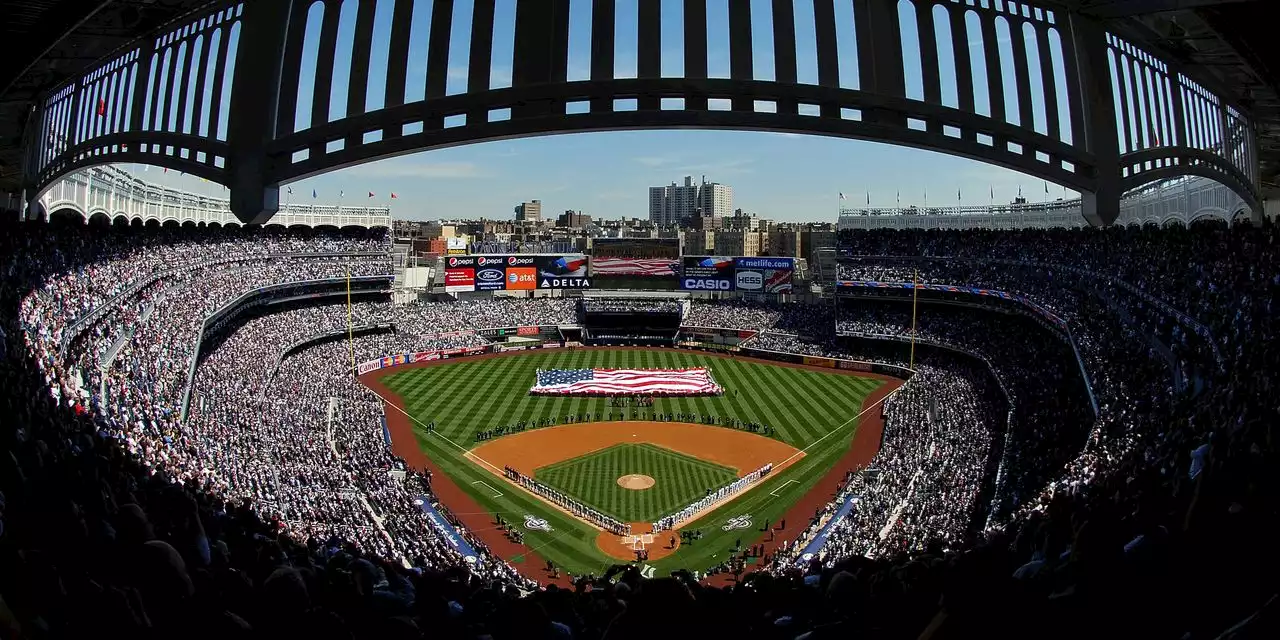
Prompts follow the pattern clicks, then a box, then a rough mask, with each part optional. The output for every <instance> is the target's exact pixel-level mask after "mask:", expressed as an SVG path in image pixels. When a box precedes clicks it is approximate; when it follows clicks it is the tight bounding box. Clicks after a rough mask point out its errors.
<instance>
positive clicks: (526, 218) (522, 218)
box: [516, 200, 542, 222]
mask: <svg viewBox="0 0 1280 640" xmlns="http://www.w3.org/2000/svg"><path fill="white" fill-rule="evenodd" d="M516 220H517V221H519V222H542V201H541V200H534V201H532V202H521V203H520V204H518V205H516Z"/></svg>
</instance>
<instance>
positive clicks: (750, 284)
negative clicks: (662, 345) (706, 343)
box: [476, 271, 764, 291]
mask: <svg viewBox="0 0 1280 640" xmlns="http://www.w3.org/2000/svg"><path fill="white" fill-rule="evenodd" d="M476 277H477V278H478V277H480V276H479V275H477V276H476ZM737 280H738V288H739V289H749V290H753V291H754V290H756V289H762V288H764V276H763V275H761V274H760V272H759V271H739V272H738V277H737Z"/></svg>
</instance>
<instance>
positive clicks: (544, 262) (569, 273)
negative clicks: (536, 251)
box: [530, 255, 591, 289]
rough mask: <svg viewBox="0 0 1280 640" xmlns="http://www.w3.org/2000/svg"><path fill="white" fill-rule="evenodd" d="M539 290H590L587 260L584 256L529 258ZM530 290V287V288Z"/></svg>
mask: <svg viewBox="0 0 1280 640" xmlns="http://www.w3.org/2000/svg"><path fill="white" fill-rule="evenodd" d="M531 258H532V260H533V263H532V266H533V267H534V268H535V269H536V270H537V273H538V283H537V284H538V288H539V289H590V288H591V279H590V278H589V277H588V276H587V267H588V266H589V265H588V260H587V257H586V256H584V255H572V256H531ZM530 288H532V287H530Z"/></svg>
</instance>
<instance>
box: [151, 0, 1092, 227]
mask: <svg viewBox="0 0 1280 640" xmlns="http://www.w3.org/2000/svg"><path fill="white" fill-rule="evenodd" d="M729 1H730V0H708V24H709V27H708V48H709V51H708V59H709V69H708V71H709V75H711V76H712V77H726V78H727V77H728V75H729V63H728V26H727V25H728V8H727V7H728V2H729ZM733 1H738V0H733ZM742 1H750V2H751V4H752V14H753V20H752V23H753V26H752V28H753V34H752V36H753V37H752V46H753V58H754V64H753V68H754V76H755V77H756V78H757V79H761V80H771V79H773V78H774V75H773V55H772V47H773V43H772V31H771V28H770V26H769V25H770V24H771V22H770V21H771V14H772V6H771V5H772V2H771V0H742ZM981 1H983V2H985V1H986V0H981ZM992 1H993V2H999V1H1000V0H992ZM515 3H516V0H497V13H496V20H495V25H494V51H493V63H492V68H491V79H490V87H491V88H500V87H506V86H510V82H511V60H512V48H511V41H512V35H513V34H514V29H515V15H514V7H515ZM431 4H432V3H431V2H430V0H418V2H417V3H415V11H414V17H413V23H412V31H411V33H412V35H411V40H410V53H409V56H410V61H411V63H410V65H409V69H408V82H407V88H406V92H405V100H406V101H408V102H413V101H417V100H421V99H422V94H423V82H424V77H425V62H426V47H427V39H428V38H427V34H428V33H429V29H430V18H431ZM617 4H618V6H617V15H618V16H619V20H618V29H617V32H616V34H615V39H616V52H615V59H616V65H615V74H616V76H617V77H634V76H635V74H636V55H635V49H636V23H635V16H636V0H618V3H617ZM391 5H392V3H391V2H389V1H387V0H380V1H379V2H378V3H377V9H376V12H375V35H374V46H373V50H372V52H371V54H372V55H371V60H370V69H371V73H370V79H369V88H368V92H367V94H366V108H368V109H370V110H373V109H377V108H380V107H381V106H382V104H383V95H384V92H385V73H384V72H383V71H382V70H383V69H385V67H386V60H387V55H388V54H387V42H388V41H389V33H390V28H391ZM570 6H571V9H570V12H571V15H570V32H569V71H568V74H569V79H570V80H580V79H586V78H587V73H588V66H589V60H590V54H589V51H590V44H591V43H590V23H591V1H590V0H571V5H570ZM681 6H682V0H662V16H663V25H662V40H663V47H662V49H663V53H662V73H663V75H664V76H673V77H679V76H681V75H682V73H683V46H684V44H683V23H682V22H683V21H682V19H681ZM836 6H837V14H836V21H837V29H838V47H839V52H840V66H841V69H840V83H841V86H843V87H849V88H857V86H858V80H859V79H858V74H857V63H856V54H855V51H856V40H855V39H854V25H853V14H852V9H851V3H848V2H837V3H836ZM355 7H356V3H355V2H353V1H348V2H346V3H344V5H343V7H342V13H341V14H340V21H339V31H338V33H339V35H338V42H337V55H336V56H335V64H334V67H335V68H334V83H333V86H334V90H333V92H332V93H331V96H330V113H329V114H328V120H336V119H339V118H341V117H343V116H344V115H345V113H346V109H347V96H346V85H347V78H348V75H349V73H350V53H349V52H350V50H351V41H352V36H351V34H352V33H353V32H354V25H355ZM907 7H909V5H906V4H905V3H904V5H903V7H902V8H901V9H900V18H901V21H902V31H903V36H904V51H905V55H904V58H905V60H904V71H905V75H906V81H907V82H906V86H907V97H909V98H916V99H922V98H923V80H922V78H921V72H920V69H919V65H920V62H919V60H920V53H919V47H920V45H921V44H923V45H924V46H926V47H933V46H936V45H937V44H938V43H946V46H939V47H938V49H939V62H940V70H941V73H942V83H941V85H942V100H943V104H945V105H948V106H956V86H957V82H959V81H970V82H975V81H976V82H975V83H976V84H977V85H979V86H985V78H984V77H982V73H981V71H977V72H976V73H978V74H979V75H978V77H977V78H976V79H974V80H969V79H963V80H960V79H957V78H956V73H955V65H954V62H953V60H952V55H951V46H950V37H951V34H950V29H949V27H948V26H947V23H946V22H944V21H941V20H935V22H936V23H937V24H939V25H940V26H939V28H938V32H937V34H936V35H937V39H936V40H934V39H928V40H926V41H924V42H923V43H920V42H919V41H918V38H917V36H916V27H915V21H914V16H913V12H912V11H909V10H907ZM322 10H323V7H322V5H320V4H319V3H317V4H316V5H315V6H313V8H312V12H311V14H310V15H309V19H308V27H307V40H306V45H304V64H303V72H302V78H301V81H300V87H299V90H298V97H299V99H298V110H297V117H296V119H295V126H296V127H297V128H298V129H302V128H306V127H307V126H308V125H309V124H310V122H311V119H312V114H311V93H312V90H313V86H314V72H315V69H314V68H315V53H314V51H315V48H316V43H317V42H318V39H319V37H318V34H319V25H320V11H322ZM939 11H940V9H939ZM471 12H472V0H457V2H455V9H454V20H453V24H452V30H453V33H454V34H455V37H454V38H452V41H451V47H450V53H449V75H448V82H447V89H446V92H447V93H448V94H456V93H463V92H465V90H466V84H467V68H468V41H467V38H466V37H458V36H459V35H462V34H468V35H469V33H470V30H471V24H470V22H471V20H470V18H471ZM795 13H796V15H795V20H796V24H797V48H798V65H799V69H798V71H799V78H798V79H799V81H800V82H801V83H816V82H817V63H816V61H817V53H816V45H815V43H814V28H813V4H812V2H811V0H795ZM1046 19H1048V18H1047V16H1046ZM975 22H976V21H975ZM971 25H972V26H971V27H970V29H969V30H968V32H967V33H966V34H964V35H965V36H967V37H968V42H969V47H970V50H969V54H970V57H971V58H973V59H974V60H975V61H978V60H981V57H982V55H983V47H984V46H988V47H989V46H996V47H997V50H998V51H999V54H1000V59H1001V65H1002V67H1003V68H1004V69H1005V71H1004V72H1003V76H1004V77H1005V79H1006V87H1005V92H1004V97H1005V104H1006V111H1007V113H1008V120H1009V121H1010V122H1013V123H1015V124H1018V123H1021V122H1025V123H1026V124H1028V125H1030V126H1032V127H1033V128H1034V129H1036V130H1037V131H1039V132H1041V133H1047V134H1049V135H1052V136H1055V137H1059V138H1061V139H1063V140H1064V141H1067V142H1070V133H1069V132H1068V131H1052V132H1050V131H1049V130H1048V127H1047V124H1046V122H1045V106H1044V100H1045V96H1043V95H1040V93H1039V92H1037V93H1036V95H1035V98H1034V100H1033V109H1032V113H1029V114H1020V113H1018V105H1017V99H1016V97H1015V93H1014V88H1013V85H1012V81H1011V80H1010V79H1011V78H1012V72H1013V65H1012V54H1011V47H1012V40H1011V39H1010V38H1009V35H1008V30H1007V28H1002V27H1003V25H1001V24H999V23H997V38H996V42H995V43H984V42H982V37H981V34H980V33H978V32H977V31H976V24H972V23H971ZM1055 38H1056V34H1055ZM1033 42H1034V41H1031V43H1029V45H1028V49H1029V51H1028V53H1029V54H1030V56H1029V57H1030V60H1031V65H1032V67H1033V72H1032V80H1033V83H1038V82H1039V78H1040V75H1039V73H1040V72H1039V70H1038V68H1037V61H1038V60H1039V55H1038V52H1037V51H1036V50H1035V48H1034V44H1033ZM1050 47H1051V49H1052V52H1053V56H1052V58H1053V59H1052V60H1050V61H1044V68H1045V69H1046V72H1048V73H1055V75H1059V77H1062V76H1061V73H1062V65H1061V58H1060V53H1059V52H1060V48H1059V46H1058V43H1057V41H1056V39H1054V38H1051V40H1050ZM978 68H979V69H980V65H979V66H978ZM1063 84H1064V83H1062V82H1059V83H1058V86H1059V87H1062V86H1063ZM1033 86H1036V85H1033ZM981 93H982V95H979V96H978V97H977V104H976V105H975V106H976V110H977V111H978V112H979V113H989V105H988V101H987V100H986V99H985V92H981ZM1050 99H1054V100H1056V101H1057V102H1058V103H1059V112H1060V113H1061V114H1063V115H1062V116H1061V117H1062V118H1063V119H1064V120H1065V114H1066V113H1067V106H1066V101H1065V96H1061V95H1060V96H1053V97H1050ZM770 106H771V105H766V104H760V105H758V110H771V109H769V107H770ZM615 108H620V109H621V108H634V107H630V106H629V105H625V104H620V105H617V106H615ZM664 108H678V105H677V104H671V105H664ZM713 108H716V106H715V105H713ZM685 175H693V176H694V177H695V179H698V178H700V177H701V176H702V175H706V177H707V179H708V180H712V181H717V182H723V183H727V184H729V185H731V186H733V187H734V191H735V204H736V206H738V207H742V208H744V209H746V210H748V211H753V212H758V213H760V214H761V215H762V216H764V217H767V218H772V219H776V220H834V219H835V216H836V212H837V209H838V206H839V201H838V198H837V194H838V193H839V192H844V193H845V194H846V196H847V198H848V200H847V201H846V203H845V204H846V205H859V206H860V205H863V204H864V203H865V202H866V199H867V195H868V194H870V199H871V204H872V205H874V206H892V205H894V204H895V203H896V202H898V201H899V198H900V202H901V203H902V204H903V205H907V204H917V205H919V204H924V203H925V198H926V197H927V198H928V203H929V204H931V205H953V204H955V203H956V194H957V191H959V192H960V195H961V201H962V202H963V203H964V204H987V203H989V202H990V201H991V200H992V197H991V195H990V194H991V191H992V190H994V193H995V197H994V200H995V202H1008V201H1009V200H1011V199H1012V198H1014V197H1015V196H1016V195H1017V193H1018V190H1019V188H1020V187H1021V188H1022V190H1023V192H1024V195H1026V196H1027V197H1028V198H1029V199H1031V200H1033V201H1034V200H1041V199H1045V198H1058V197H1062V196H1063V195H1064V191H1063V189H1062V188H1061V187H1058V186H1054V185H1049V195H1048V196H1046V195H1045V186H1044V183H1043V181H1041V180H1039V179H1036V178H1032V177H1029V176H1024V175H1022V174H1019V173H1016V172H1013V171H1008V170H1005V169H1001V168H998V167H994V166H991V165H987V164H983V163H979V162H974V161H969V160H964V159H960V158H954V157H950V156H947V155H944V154H938V153H932V152H927V151H920V150H915V149H907V148H901V147H895V146H891V145H886V144H878V143H870V142H861V141H850V140H841V139H834V138H823V137H817V136H803V135H794V134H768V133H753V132H726V131H635V132H622V133H590V134H572V135H557V136H546V137H539V138H530V139H523V140H516V141H503V142H494V143H484V144H476V145H470V146H466V147H459V148H454V149H445V150H439V151H430V152H425V153H419V154H414V155H411V156H402V157H399V158H394V159H388V160H383V161H379V162H373V163H368V164H364V165H361V166H357V167H352V168H349V169H345V170H341V171H336V172H332V173H328V174H325V175H321V176H317V177H314V178H310V179H307V180H303V181H299V182H296V183H293V184H292V185H290V186H291V187H292V189H293V194H292V195H290V194H288V190H287V189H286V188H283V187H282V189H281V200H282V201H284V200H292V201H296V202H337V201H338V200H339V193H340V192H345V196H344V197H343V198H342V199H341V200H342V202H343V203H349V204H357V203H369V202H374V203H379V204H385V203H387V202H388V194H389V193H390V192H395V193H396V194H397V196H398V198H397V199H396V200H395V201H393V202H391V204H392V206H393V214H394V215H396V216H397V217H406V218H457V217H468V218H470V217H481V216H483V217H488V218H510V217H512V207H514V206H515V205H516V204H518V203H519V202H521V201H524V200H531V199H540V200H542V202H543V206H544V212H549V213H553V214H555V213H559V212H561V211H563V210H565V209H575V210H583V211H585V212H587V213H590V214H594V215H597V216H603V217H617V216H624V215H625V216H645V215H647V196H648V194H647V187H649V186H653V185H660V184H669V183H671V182H673V181H679V180H681V179H682V177H683V176H685ZM148 178H149V179H155V180H157V181H160V182H166V183H170V184H174V185H175V186H177V185H181V186H183V187H185V188H189V189H192V190H197V191H204V192H209V193H218V192H222V188H221V187H219V186H217V185H213V184H209V183H203V182H202V181H200V180H198V179H194V178H191V177H182V176H178V175H175V173H174V172H169V173H167V174H166V173H160V172H157V171H156V170H154V169H152V170H151V171H150V172H149V173H148ZM313 190H314V191H315V192H316V193H317V196H318V197H317V198H316V199H315V200H312V198H311V193H312V191H313ZM369 191H373V192H375V193H376V194H377V196H376V197H375V198H368V197H367V193H368V192H369ZM1066 195H1068V196H1074V195H1075V194H1074V192H1066Z"/></svg>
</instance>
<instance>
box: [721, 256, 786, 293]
mask: <svg viewBox="0 0 1280 640" xmlns="http://www.w3.org/2000/svg"><path fill="white" fill-rule="evenodd" d="M794 273H795V261H794V260H793V259H792V258H737V259H735V260H734V284H735V285H736V287H737V289H738V290H739V291H748V292H756V293H791V279H792V275H793V274H794Z"/></svg>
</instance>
